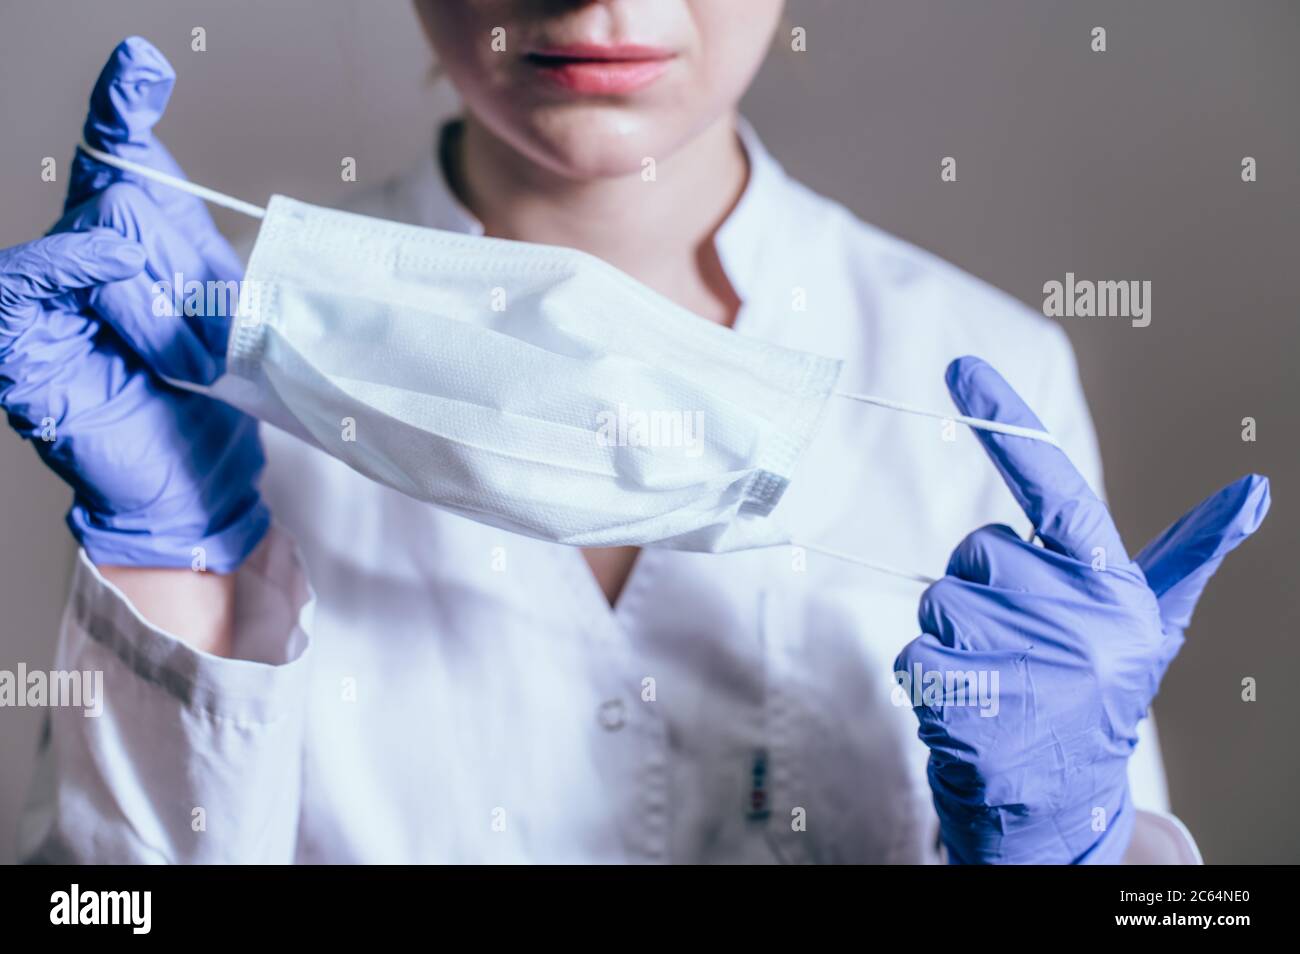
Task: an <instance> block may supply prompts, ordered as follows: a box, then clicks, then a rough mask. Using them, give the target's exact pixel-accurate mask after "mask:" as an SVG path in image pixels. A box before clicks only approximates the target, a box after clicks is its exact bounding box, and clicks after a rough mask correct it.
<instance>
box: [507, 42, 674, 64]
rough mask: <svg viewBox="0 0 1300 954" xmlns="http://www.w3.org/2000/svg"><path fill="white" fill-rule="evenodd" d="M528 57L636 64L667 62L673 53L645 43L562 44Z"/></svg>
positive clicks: (530, 52) (545, 47)
mask: <svg viewBox="0 0 1300 954" xmlns="http://www.w3.org/2000/svg"><path fill="white" fill-rule="evenodd" d="M528 55H529V56H530V57H532V58H534V59H538V60H569V61H579V62H581V61H586V62H590V63H637V62H644V61H646V60H667V59H671V58H672V57H673V55H674V54H673V51H672V50H669V49H666V48H664V47H662V46H651V45H649V44H645V43H563V44H556V45H552V46H542V47H537V48H536V49H533V50H530V51H529V53H528Z"/></svg>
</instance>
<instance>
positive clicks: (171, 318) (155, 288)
mask: <svg viewBox="0 0 1300 954" xmlns="http://www.w3.org/2000/svg"><path fill="white" fill-rule="evenodd" d="M88 226H104V227H107V228H111V229H113V230H114V231H116V232H118V233H120V234H122V235H125V236H127V237H128V238H132V239H135V240H137V241H138V242H139V243H140V244H141V245H142V246H143V248H144V249H145V253H146V256H147V260H148V261H147V265H146V268H145V269H144V271H142V272H140V273H139V274H137V275H135V276H133V277H132V278H130V279H128V280H126V281H122V282H116V283H114V284H112V285H106V286H103V287H101V288H98V289H96V290H94V291H93V292H92V293H91V295H90V297H89V304H90V306H91V308H93V309H94V310H95V312H96V314H97V315H98V316H100V317H101V318H102V319H103V320H104V321H106V322H107V323H108V324H110V325H112V326H113V327H114V328H115V329H116V330H117V332H118V333H119V334H120V335H121V336H122V337H123V338H124V339H125V340H126V342H127V343H128V344H129V345H130V347H131V348H132V349H133V350H134V351H135V352H136V353H137V354H138V355H139V356H140V357H141V358H142V359H143V360H144V362H145V364H146V365H147V366H148V367H149V368H151V369H152V370H153V371H154V372H156V373H158V374H160V375H163V376H164V377H167V378H171V379H174V380H181V381H190V382H194V383H198V384H210V383H211V382H212V381H214V380H215V379H216V378H217V377H219V376H220V374H221V372H222V371H223V369H224V365H225V362H224V360H223V358H224V355H225V349H226V337H227V335H228V332H229V327H230V316H231V315H233V314H234V310H233V309H234V305H235V301H234V298H235V294H234V293H235V291H236V290H237V287H238V286H237V284H236V283H234V282H226V281H224V280H222V279H220V278H218V276H216V275H215V274H214V273H213V272H212V270H211V269H210V268H209V267H208V265H207V263H206V262H205V261H204V260H203V258H202V256H201V255H200V254H199V252H198V251H197V250H196V249H195V248H194V247H193V246H192V245H191V244H190V243H189V242H188V241H186V240H185V237H184V236H182V235H181V234H180V233H179V232H178V231H177V230H176V228H175V227H174V226H173V225H172V224H171V223H170V222H169V221H168V220H167V219H166V218H164V217H163V215H162V213H161V211H160V210H159V208H158V206H157V205H156V204H155V203H154V202H153V200H152V199H150V198H149V196H148V195H146V194H145V193H144V191H143V190H141V189H140V188H139V187H137V186H136V185H134V184H133V183H128V182H118V183H114V184H113V185H111V186H109V187H108V188H107V189H105V190H104V191H103V192H101V193H99V194H98V195H96V196H94V197H93V198H91V199H90V200H89V201H87V202H85V203H83V204H82V205H80V206H78V207H77V208H76V209H74V210H73V211H72V212H71V213H69V214H68V215H66V216H65V217H64V218H63V220H62V221H60V222H59V224H58V225H56V226H55V228H56V230H62V229H69V228H70V229H84V228H86V227H88ZM187 288H188V289H189V291H190V296H189V299H188V300H189V302H190V304H191V305H194V304H199V305H201V309H200V310H198V311H197V312H195V311H194V310H193V309H190V312H189V313H187V311H186V308H185V307H184V305H185V302H186V300H187V299H186V294H187V292H186V290H187ZM178 303H179V304H180V305H181V307H179V308H178V307H176V306H177V304H178ZM209 305H211V306H213V310H214V313H213V314H212V315H209V314H207V312H206V309H207V307H208V306H209Z"/></svg>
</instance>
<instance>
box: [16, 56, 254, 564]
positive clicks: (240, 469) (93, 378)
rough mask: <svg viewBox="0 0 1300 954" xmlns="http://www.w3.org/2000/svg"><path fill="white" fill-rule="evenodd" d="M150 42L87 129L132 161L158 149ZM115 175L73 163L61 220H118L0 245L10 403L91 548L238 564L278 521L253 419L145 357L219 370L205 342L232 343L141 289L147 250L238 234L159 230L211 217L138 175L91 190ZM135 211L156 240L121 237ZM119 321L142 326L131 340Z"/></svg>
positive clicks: (114, 70) (217, 249)
mask: <svg viewBox="0 0 1300 954" xmlns="http://www.w3.org/2000/svg"><path fill="white" fill-rule="evenodd" d="M141 42H143V41H127V42H126V43H123V44H121V45H119V47H118V48H117V50H115V51H114V54H113V56H112V58H110V60H109V63H108V65H107V66H106V67H105V69H104V72H103V73H102V74H101V76H100V78H99V82H98V83H97V85H96V88H95V94H94V96H93V97H92V106H91V119H90V120H88V121H87V135H88V136H89V135H90V133H91V129H92V127H94V128H95V129H96V130H97V132H96V135H97V136H98V137H99V138H98V140H97V142H94V143H92V145H99V146H100V147H102V148H105V149H107V150H110V151H117V150H118V149H119V148H122V149H130V150H131V151H132V155H131V158H133V159H135V160H136V161H145V162H148V161H150V155H151V153H150V152H149V149H148V148H147V146H148V144H149V143H151V142H152V140H151V139H150V137H149V133H148V129H149V127H150V125H151V123H152V121H153V120H154V119H156V118H157V114H158V111H159V109H160V108H161V103H162V102H165V99H166V91H167V90H170V85H171V76H170V72H169V71H166V72H164V73H161V74H160V73H159V71H158V67H157V61H156V60H155V59H154V56H156V53H152V54H149V55H147V56H144V58H143V59H142V60H137V54H139V53H140V52H141V49H142V48H141V47H140V46H139V43H141ZM144 50H145V51H146V52H147V51H152V47H148V46H147V44H146V45H145V47H144ZM141 64H142V65H141ZM164 65H165V64H164ZM137 66H140V69H137ZM159 84H161V85H162V86H163V87H165V90H164V92H163V94H162V95H161V96H159V93H158V89H159ZM105 104H108V105H107V107H105ZM141 130H143V134H142V133H141ZM115 131H116V132H115ZM154 161H157V162H162V161H165V160H162V159H157V158H155V160H154ZM112 179H113V177H112V176H107V175H101V174H99V173H98V172H93V171H92V170H90V169H82V170H81V171H80V172H79V173H78V174H77V175H76V176H74V181H73V184H72V195H70V199H69V201H75V202H78V203H79V204H78V205H76V207H75V208H74V209H73V211H72V213H70V215H71V216H72V217H73V218H68V217H65V221H64V222H63V223H61V227H62V228H64V229H67V228H71V227H72V225H73V224H74V219H75V224H76V225H77V227H78V228H84V227H85V226H86V225H89V224H94V223H96V222H99V221H101V220H102V221H105V222H106V223H107V224H109V225H111V226H116V227H117V228H110V229H105V228H89V229H86V230H83V231H75V232H72V231H64V232H62V233H60V234H52V235H50V236H48V237H46V238H44V239H40V240H37V241H35V242H30V243H27V244H25V245H20V246H17V247H15V248H11V249H5V250H2V251H0V406H3V408H4V409H5V411H7V412H8V416H9V422H10V424H11V425H12V426H13V427H14V428H15V430H17V431H18V432H19V433H20V434H21V435H22V436H24V437H27V438H28V439H31V440H32V441H33V442H34V444H35V446H36V449H37V452H38V453H39V454H40V455H41V457H42V459H43V460H44V461H45V462H46V463H47V464H48V465H49V466H50V467H51V468H52V469H53V470H54V471H55V472H56V473H57V474H59V476H60V477H62V478H63V479H64V480H65V481H66V482H67V483H68V484H69V485H70V486H71V487H72V489H73V506H72V510H71V511H70V512H69V514H68V524H69V526H70V527H71V529H72V531H73V534H74V536H76V538H77V539H78V540H79V541H80V542H81V544H82V545H83V546H84V547H85V548H86V550H87V553H88V554H89V556H90V558H91V559H92V560H93V561H95V562H96V563H99V564H103V565H114V564H118V565H129V566H147V567H190V566H195V565H196V557H201V559H202V562H203V564H204V565H205V566H206V568H207V569H210V570H215V571H217V572H228V571H230V570H233V569H234V568H235V567H237V566H238V565H239V563H240V562H242V560H243V559H244V558H245V557H246V556H247V555H248V553H250V552H251V551H252V549H253V548H254V547H255V546H256V544H257V543H258V542H259V540H260V539H261V538H262V536H263V535H264V534H265V532H266V529H267V527H268V525H269V515H268V513H267V511H266V508H265V506H264V505H263V504H262V502H261V499H260V497H259V495H258V492H257V490H256V487H255V481H256V479H257V476H258V474H259V472H260V470H261V468H262V465H263V457H262V451H261V446H260V444H259V442H258V438H257V429H256V424H255V422H254V421H253V420H252V419H251V418H248V417H246V416H244V415H243V414H240V413H239V412H237V411H235V410H233V409H232V408H230V407H228V406H226V405H224V404H222V403H220V402H217V401H214V400H212V399H210V398H206V397H202V396H200V395H197V394H192V393H189V392H184V391H180V390H177V389H175V388H172V387H170V386H168V385H165V384H164V383H162V382H161V381H159V380H158V379H157V378H156V377H155V376H154V375H153V374H151V373H150V370H149V368H148V367H147V366H146V365H145V363H144V361H143V360H142V358H141V355H143V356H144V358H146V359H148V360H149V361H150V362H151V363H153V364H154V366H155V367H156V368H158V369H159V370H160V371H162V372H163V373H172V374H173V375H174V376H175V377H183V378H187V379H192V380H203V379H205V378H207V377H209V376H212V375H215V374H216V373H219V367H220V363H221V357H220V351H219V350H212V351H210V350H208V349H209V344H208V342H209V341H211V340H218V339H219V340H222V341H224V333H222V334H214V333H212V332H210V331H209V330H208V328H209V325H206V324H204V323H203V319H202V318H201V317H200V318H197V319H193V320H190V319H182V318H156V317H155V316H154V313H153V310H152V299H153V295H152V293H150V294H149V296H148V297H147V298H146V299H144V300H142V299H141V298H140V295H139V292H140V289H141V288H146V289H147V288H149V286H151V285H152V279H151V278H150V277H149V276H148V274H147V271H146V268H150V269H152V268H153V267H154V266H153V264H152V262H150V261H149V256H150V254H158V253H160V252H163V253H165V254H167V255H170V256H174V257H175V259H180V258H182V257H185V256H189V255H190V252H189V251H188V249H190V248H193V249H199V250H202V251H199V252H198V253H197V254H198V255H199V256H200V260H201V261H203V262H207V263H209V264H212V263H217V265H216V266H214V267H225V266H228V265H229V264H230V263H229V262H225V261H224V260H223V255H224V253H223V251H222V249H223V248H224V249H225V250H226V251H227V252H228V247H227V246H225V245H224V242H222V243H220V244H217V243H216V242H214V241H213V240H212V238H211V236H206V235H204V234H203V233H202V231H201V228H200V231H199V233H198V236H197V238H196V239H191V240H189V242H188V243H187V242H186V240H185V239H184V238H182V237H180V236H179V235H178V233H179V231H180V230H179V228H172V229H171V231H170V233H167V234H168V235H169V236H170V238H165V239H159V238H158V237H157V236H158V235H159V234H161V227H159V231H158V232H155V231H154V228H155V227H156V226H159V223H160V222H161V223H165V224H167V225H169V226H176V225H177V223H181V224H182V225H184V224H185V223H191V224H192V223H193V222H195V221H199V222H200V225H201V224H202V220H196V219H188V220H187V219H184V218H183V217H181V218H176V219H170V218H168V216H167V215H166V213H165V212H159V211H155V210H153V209H151V208H150V207H149V206H148V205H146V204H145V203H152V202H153V200H152V199H150V198H149V197H148V195H147V194H145V193H144V192H143V191H142V190H139V189H136V188H135V187H134V186H129V185H127V186H112V187H111V189H112V190H115V196H127V197H128V198H129V202H128V201H127V200H123V201H122V202H120V203H119V202H118V200H117V199H116V198H115V197H110V198H111V199H112V201H107V200H105V198H104V197H105V193H104V192H94V191H93V189H95V188H107V187H108V183H110V182H111V181H112ZM128 207H129V209H130V210H131V211H130V216H129V217H128V216H127V215H126V214H125V213H124V212H123V209H124V208H128ZM110 213H111V214H110ZM191 214H193V213H191ZM78 216H80V218H79V219H76V218H75V217H78ZM204 217H206V213H204ZM128 223H136V224H138V225H140V227H141V232H142V233H143V232H148V233H149V235H148V240H149V243H150V244H149V245H148V246H145V245H142V244H141V243H139V242H136V241H133V240H131V239H128V238H126V237H124V236H123V235H122V234H120V232H119V231H118V230H119V229H121V231H129V229H127V228H125V227H124V226H126V225H127V224H128ZM208 225H210V222H209V223H208ZM214 234H215V232H214ZM171 239H175V242H176V244H174V245H172V244H167V243H168V242H170V241H171ZM175 259H174V260H175ZM231 259H232V260H233V256H231ZM187 260H189V259H187ZM234 267H235V268H236V269H237V267H238V266H237V263H236V264H235V266H234ZM214 274H215V272H214ZM124 282H129V283H131V284H130V285H126V286H124V285H123V284H122V283H124ZM92 306H93V307H92ZM142 309H143V310H142ZM101 319H103V320H101ZM115 328H118V329H122V331H123V332H124V333H126V334H128V335H130V336H131V341H130V343H129V345H128V343H127V341H126V340H125V339H124V338H123V337H122V335H119V334H118V333H117V331H116V330H115ZM137 351H138V352H139V354H137V353H136V352H137ZM178 372H179V373H178ZM194 548H201V550H200V551H199V552H197V553H196V552H195V549H194Z"/></svg>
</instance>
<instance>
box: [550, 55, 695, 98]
mask: <svg viewBox="0 0 1300 954" xmlns="http://www.w3.org/2000/svg"><path fill="white" fill-rule="evenodd" d="M669 63H670V61H669V60H664V59H657V60H540V61H534V63H533V65H534V66H535V67H536V69H537V72H538V73H539V74H540V75H541V76H542V78H543V79H545V80H547V81H548V82H550V83H552V84H553V85H555V86H558V87H560V88H561V89H566V90H568V91H570V92H573V93H586V94H589V95H596V96H602V95H603V96H613V95H618V94H620V93H633V92H636V91H637V90H639V89H644V88H645V87H647V86H649V85H650V84H651V83H653V82H654V81H655V80H657V79H658V78H659V77H661V76H663V75H664V73H665V72H666V71H667V70H668V65H669Z"/></svg>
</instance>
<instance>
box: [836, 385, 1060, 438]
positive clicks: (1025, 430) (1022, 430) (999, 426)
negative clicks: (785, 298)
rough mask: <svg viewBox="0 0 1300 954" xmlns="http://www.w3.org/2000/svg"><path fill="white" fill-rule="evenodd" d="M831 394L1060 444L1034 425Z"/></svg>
mask: <svg viewBox="0 0 1300 954" xmlns="http://www.w3.org/2000/svg"><path fill="white" fill-rule="evenodd" d="M833 394H834V396H835V397H842V398H847V399H848V400H850V401H859V402H861V403H862V404H874V405H875V406H876V407H885V408H889V410H891V411H902V412H903V413H904V414H919V415H920V416H921V417H932V418H935V419H936V420H940V421H956V422H957V423H958V424H965V425H966V426H967V427H973V428H975V429H976V430H980V431H993V432H994V433H997V434H1010V435H1012V436H1014V437H1027V438H1029V439H1030V440H1034V441H1042V442H1043V443H1045V444H1051V445H1052V446H1053V447H1060V446H1061V445H1060V443H1059V442H1058V441H1057V439H1056V438H1055V437H1053V436H1052V435H1051V434H1049V433H1047V431H1040V430H1038V429H1037V428H1035V427H1021V426H1020V425H1019V424H1003V423H1002V422H1001V421H986V420H985V419H984V418H982V417H967V416H966V415H965V414H944V413H943V412H942V411H930V410H927V409H925V408H922V407H916V406H914V405H911V404H903V403H902V402H900V401H891V400H889V399H888V398H882V397H876V396H875V395H874V394H850V393H848V392H847V391H835V392H833Z"/></svg>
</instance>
